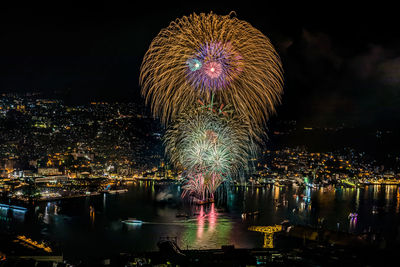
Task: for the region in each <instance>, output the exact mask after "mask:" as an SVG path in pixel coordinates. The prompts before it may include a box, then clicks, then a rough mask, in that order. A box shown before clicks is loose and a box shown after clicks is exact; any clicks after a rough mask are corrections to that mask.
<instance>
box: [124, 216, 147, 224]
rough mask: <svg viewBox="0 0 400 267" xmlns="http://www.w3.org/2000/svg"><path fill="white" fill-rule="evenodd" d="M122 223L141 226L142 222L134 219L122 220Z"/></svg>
mask: <svg viewBox="0 0 400 267" xmlns="http://www.w3.org/2000/svg"><path fill="white" fill-rule="evenodd" d="M122 222H123V223H125V224H133V225H141V224H142V223H143V221H141V220H136V219H134V218H129V219H128V220H123V221H122Z"/></svg>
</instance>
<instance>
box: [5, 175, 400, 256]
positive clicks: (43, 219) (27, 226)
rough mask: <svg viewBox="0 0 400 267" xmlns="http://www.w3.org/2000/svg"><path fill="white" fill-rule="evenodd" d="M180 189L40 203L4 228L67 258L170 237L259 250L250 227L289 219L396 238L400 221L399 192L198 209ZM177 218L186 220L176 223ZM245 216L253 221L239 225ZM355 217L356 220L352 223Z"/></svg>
mask: <svg viewBox="0 0 400 267" xmlns="http://www.w3.org/2000/svg"><path fill="white" fill-rule="evenodd" d="M179 190H180V188H179V187H178V186H175V185H157V184H155V183H151V182H138V183H135V184H132V185H131V187H130V188H129V191H128V192H127V193H125V194H120V195H111V194H110V195H106V194H103V195H99V196H94V197H85V198H80V199H71V200H63V201H59V202H48V203H39V204H38V206H37V208H35V209H34V211H32V212H30V213H29V212H28V213H26V214H25V213H21V214H18V213H16V212H11V211H7V210H4V209H0V226H2V225H7V227H10V228H11V229H12V230H13V231H15V232H20V231H21V232H29V233H33V234H34V233H38V234H42V235H44V236H43V237H42V238H43V239H46V238H51V239H54V240H57V241H58V242H60V244H61V246H62V247H63V249H65V251H66V253H70V254H74V253H78V252H77V250H78V249H82V253H84V251H85V248H87V247H94V248H96V251H93V253H94V254H98V253H108V252H109V251H110V252H112V250H115V251H116V252H119V251H121V250H123V251H131V250H132V249H134V248H135V249H141V250H150V249H157V247H156V244H157V241H158V239H159V237H160V236H166V235H168V236H176V237H177V239H178V242H179V245H180V246H182V247H185V248H186V247H189V248H219V247H220V246H221V245H228V244H233V245H235V246H236V247H257V246H258V247H260V246H262V240H261V239H260V236H259V235H257V234H255V235H253V234H251V233H249V232H248V230H247V228H248V227H249V226H251V225H274V224H279V223H281V222H282V221H284V220H289V221H290V223H292V224H302V225H315V224H317V223H318V222H322V221H323V222H324V225H326V227H328V228H329V229H336V228H337V227H338V226H339V229H340V230H341V231H349V232H353V233H360V232H363V231H366V230H369V231H372V232H374V231H376V232H378V231H380V232H382V231H391V229H396V227H397V223H398V221H399V219H400V218H399V214H400V191H399V188H398V187H397V186H383V187H380V186H366V187H365V188H353V189H351V188H348V189H346V188H341V189H340V188H339V189H335V188H323V189H320V188H311V187H308V188H301V187H293V188H290V187H279V186H274V185H271V186H267V187H264V188H256V187H254V188H248V187H247V188H245V187H233V188H232V190H231V191H229V192H228V193H227V198H226V199H227V201H228V203H218V202H216V203H212V204H208V205H201V206H196V205H187V204H184V203H182V201H181V199H180V196H179V195H180V193H179ZM163 192H164V193H165V192H168V194H169V195H170V198H168V201H162V202H160V201H157V196H159V195H160V194H162V193H163ZM255 212H257V215H255ZM373 212H375V214H376V215H374V214H373ZM179 213H184V214H187V216H184V217H179V216H177V214H179ZM244 213H246V214H249V213H251V214H252V215H248V216H245V217H243V218H242V214H244ZM350 213H357V214H358V216H357V217H354V218H350V217H349V214H350ZM128 218H136V219H139V220H142V221H143V222H145V223H144V224H143V225H142V226H141V227H130V226H129V227H127V226H125V227H124V224H123V223H122V221H123V220H125V219H128ZM7 220H9V221H12V223H11V222H7ZM382 225H384V226H385V227H382ZM44 229H45V230H44ZM393 236H395V234H394V235H393ZM77 240H78V241H79V242H78V241H77ZM110 242H113V244H117V245H116V246H115V248H112V249H110V246H109V244H110ZM88 253H90V252H88Z"/></svg>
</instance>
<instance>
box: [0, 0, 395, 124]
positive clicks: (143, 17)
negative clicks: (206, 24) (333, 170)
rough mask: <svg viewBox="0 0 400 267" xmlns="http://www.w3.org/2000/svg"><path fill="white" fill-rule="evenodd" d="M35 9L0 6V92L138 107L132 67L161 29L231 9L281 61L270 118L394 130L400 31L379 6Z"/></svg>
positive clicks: (199, 4)
mask: <svg viewBox="0 0 400 267" xmlns="http://www.w3.org/2000/svg"><path fill="white" fill-rule="evenodd" d="M37 2H39V1H31V2H30V4H26V3H23V2H18V1H15V2H14V4H13V6H2V7H1V8H0V46H1V52H0V91H16V92H25V91H32V90H38V91H44V92H51V91H54V90H59V91H65V92H68V94H69V95H70V97H71V96H72V98H73V99H75V100H76V101H77V102H79V101H88V100H93V99H106V100H117V101H122V100H124V101H126V100H133V101H141V100H138V98H139V93H138V92H139V86H138V75H139V67H140V63H141V60H142V58H143V55H144V53H145V51H146V49H147V47H148V46H149V44H150V42H151V40H152V38H153V37H154V36H155V35H156V34H157V33H158V32H159V30H160V29H161V28H163V27H166V26H167V25H168V24H169V22H170V21H171V20H174V19H175V18H177V17H181V16H183V15H188V14H190V13H192V12H197V13H199V12H209V11H211V10H212V11H214V12H215V13H219V14H228V13H229V12H230V11H231V10H234V11H236V13H237V17H238V18H239V19H243V20H246V21H248V22H250V23H251V24H252V25H253V26H254V27H256V28H258V29H259V30H261V31H262V32H263V33H264V34H266V35H267V36H268V37H269V38H270V39H271V41H272V43H273V44H274V45H275V46H276V48H277V50H278V53H279V54H280V56H281V58H282V61H283V64H284V70H285V94H284V97H283V103H282V105H281V106H280V107H279V109H278V115H277V116H276V117H275V119H285V120H289V119H295V120H297V121H298V122H299V123H301V124H304V125H321V126H324V125H340V124H341V123H346V124H347V125H355V126H367V127H389V128H390V127H392V126H396V127H398V124H399V123H398V122H399V121H400V92H399V86H400V34H399V33H400V31H399V23H398V14H397V13H398V9H397V7H396V6H392V5H391V4H388V3H389V2H388V3H387V4H386V3H385V2H383V1H376V2H374V3H373V4H368V1H364V2H360V4H359V5H352V6H350V5H349V4H346V3H345V2H343V3H341V2H338V1H332V2H328V1H319V2H310V1H293V2H296V4H293V3H290V1H275V2H279V3H275V2H268V1H260V3H257V2H252V1H244V0H243V1H241V4H232V3H229V2H226V3H223V2H214V3H210V4H209V3H208V2H204V1H182V2H180V3H176V2H175V3H171V1H164V4H162V5H160V4H158V3H157V2H155V1H141V4H142V5H143V4H144V5H145V6H144V7H143V6H139V5H138V3H137V2H136V1H126V2H117V1H109V2H108V1H104V2H102V1H95V2H88V1H80V2H73V1H64V2H63V1H52V2H48V3H43V4H38V3H37ZM231 2H233V1H231ZM299 2H304V3H299ZM41 3H42V2H41ZM261 3H263V5H261ZM139 99H140V98H139Z"/></svg>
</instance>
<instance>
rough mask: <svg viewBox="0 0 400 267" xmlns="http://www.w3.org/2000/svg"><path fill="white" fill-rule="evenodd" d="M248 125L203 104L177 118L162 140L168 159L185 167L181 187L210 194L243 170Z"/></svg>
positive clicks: (247, 149)
mask: <svg viewBox="0 0 400 267" xmlns="http://www.w3.org/2000/svg"><path fill="white" fill-rule="evenodd" d="M248 127H249V126H248V125H247V123H245V122H244V121H242V120H240V119H239V118H237V117H234V116H231V115H223V114H222V112H221V111H215V110H213V109H211V108H206V107H204V106H202V107H198V108H192V109H190V110H188V111H187V112H183V113H182V114H181V115H180V116H179V117H177V119H176V120H175V121H174V122H173V123H172V124H171V125H170V126H169V128H168V129H167V132H166V135H165V139H164V142H165V145H166V152H167V154H168V156H169V157H170V159H171V162H172V163H173V164H174V165H175V166H176V167H178V168H181V169H183V170H186V173H187V175H186V178H187V179H188V180H187V182H186V184H185V187H184V189H185V190H186V191H188V192H191V193H194V194H197V195H200V194H203V195H204V194H208V195H213V194H214V192H215V191H216V190H217V188H218V187H219V185H220V184H221V183H223V182H224V181H227V180H230V179H233V178H235V177H237V176H238V174H239V172H240V171H242V170H246V168H247V164H248V160H249V155H250V154H251V153H252V152H253V151H254V147H253V146H252V142H251V137H250V136H249V132H248ZM186 193H187V192H184V194H183V195H185V194H186Z"/></svg>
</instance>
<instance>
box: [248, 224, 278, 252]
mask: <svg viewBox="0 0 400 267" xmlns="http://www.w3.org/2000/svg"><path fill="white" fill-rule="evenodd" d="M248 230H250V231H254V232H260V233H264V246H263V248H274V233H275V232H279V231H282V225H274V226H250V227H249V228H248Z"/></svg>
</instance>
